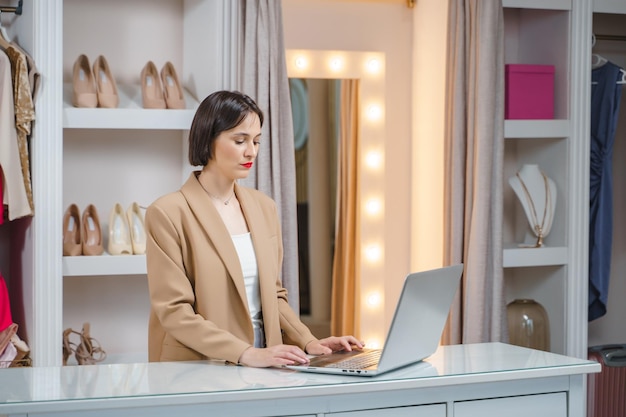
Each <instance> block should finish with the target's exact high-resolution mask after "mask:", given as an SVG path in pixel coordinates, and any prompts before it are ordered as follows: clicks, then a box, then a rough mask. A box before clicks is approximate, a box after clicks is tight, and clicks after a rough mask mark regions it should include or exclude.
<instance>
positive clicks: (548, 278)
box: [503, 0, 590, 357]
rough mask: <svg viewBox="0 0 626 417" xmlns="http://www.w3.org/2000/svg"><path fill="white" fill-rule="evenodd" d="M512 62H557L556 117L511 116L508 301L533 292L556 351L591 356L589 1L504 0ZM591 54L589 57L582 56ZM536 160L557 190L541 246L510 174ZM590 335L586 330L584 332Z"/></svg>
mask: <svg viewBox="0 0 626 417" xmlns="http://www.w3.org/2000/svg"><path fill="white" fill-rule="evenodd" d="M503 3H504V7H505V9H504V18H505V63H506V64H533V65H554V67H555V76H554V119H551V120H505V153H504V181H503V184H504V194H503V197H504V224H503V247H504V257H503V263H504V267H505V274H504V275H505V285H506V301H507V302H510V301H512V300H513V299H516V298H532V299H535V300H536V301H538V302H540V303H541V304H542V305H543V306H544V307H545V309H546V310H547V312H548V316H549V320H550V331H551V340H550V342H551V343H550V349H551V351H553V352H558V353H566V354H571V355H574V356H579V357H583V356H585V355H586V353H585V352H586V333H584V330H581V328H584V327H585V324H586V308H587V306H586V290H585V289H586V281H585V280H586V277H587V270H586V268H587V261H586V259H587V222H588V220H587V216H588V215H587V212H588V209H587V207H588V191H587V190H588V178H587V176H588V174H587V172H588V170H587V167H588V155H589V154H588V152H589V151H588V147H587V143H586V141H587V137H588V134H586V132H588V127H589V125H588V118H586V116H585V115H586V114H587V113H585V109H586V107H585V104H586V102H585V101H584V100H586V95H585V85H584V82H585V81H586V80H587V79H588V78H587V77H588V73H585V65H586V63H587V62H588V56H586V55H584V56H583V54H581V53H580V52H578V49H581V50H586V49H584V46H585V44H586V41H584V40H583V37H582V34H581V31H582V33H585V32H584V31H585V30H587V29H586V26H585V25H587V24H588V23H587V21H586V20H585V19H584V18H583V16H589V12H590V10H589V7H590V6H589V5H588V4H586V2H583V1H579V0H551V1H517V0H505V1H504V2H503ZM583 59H586V61H583ZM524 164H537V165H538V166H539V168H540V169H541V170H542V171H543V172H544V173H545V174H546V175H547V176H548V177H549V178H550V179H552V180H553V181H554V182H555V184H556V188H557V201H556V211H555V216H554V220H553V224H552V228H551V230H550V233H549V234H548V236H546V237H545V239H544V246H543V247H541V248H521V247H520V244H521V243H524V242H526V243H528V242H529V236H528V235H529V234H530V228H529V225H528V221H527V220H526V215H525V213H524V211H523V209H522V206H521V204H520V202H519V201H518V200H517V197H516V195H515V193H514V192H513V190H512V189H511V187H510V185H509V183H508V179H509V178H510V177H511V176H513V175H515V173H516V172H517V171H518V170H519V169H520V168H521V167H522V166H523V165H524ZM583 333H584V334H583Z"/></svg>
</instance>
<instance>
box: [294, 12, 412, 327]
mask: <svg viewBox="0 0 626 417" xmlns="http://www.w3.org/2000/svg"><path fill="white" fill-rule="evenodd" d="M282 5H283V22H284V33H285V47H286V48H287V49H319V50H349V51H376V52H383V53H385V60H386V64H387V66H386V79H385V88H386V101H385V107H386V110H385V122H386V137H385V139H384V140H385V141H386V143H385V145H386V146H385V226H386V230H385V249H384V254H385V273H384V276H383V277H381V279H384V280H385V314H386V321H387V322H389V320H391V316H392V313H393V309H394V307H395V302H396V300H397V297H398V295H399V293H400V287H401V283H402V282H403V280H404V277H405V275H406V274H407V273H408V272H409V269H410V266H411V262H410V244H411V236H410V213H411V211H410V209H411V207H410V204H411V199H410V196H411V172H412V171H411V165H412V164H411V77H412V64H411V60H412V47H413V44H412V33H413V17H412V16H413V10H412V9H410V8H408V7H407V6H406V1H404V0H394V1H349V0H282Z"/></svg>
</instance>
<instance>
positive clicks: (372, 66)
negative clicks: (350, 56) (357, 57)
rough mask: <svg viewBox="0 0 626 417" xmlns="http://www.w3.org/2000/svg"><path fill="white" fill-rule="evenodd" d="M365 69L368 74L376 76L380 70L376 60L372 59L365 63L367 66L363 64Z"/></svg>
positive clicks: (378, 62)
mask: <svg viewBox="0 0 626 417" xmlns="http://www.w3.org/2000/svg"><path fill="white" fill-rule="evenodd" d="M365 68H366V69H367V72H369V73H370V74H378V72H379V71H380V69H381V65H380V61H379V60H378V59H376V58H372V59H370V60H368V61H367V64H365Z"/></svg>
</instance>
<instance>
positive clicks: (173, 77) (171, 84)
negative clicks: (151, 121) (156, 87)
mask: <svg viewBox="0 0 626 417" xmlns="http://www.w3.org/2000/svg"><path fill="white" fill-rule="evenodd" d="M161 80H162V81H163V95H164V96H165V103H166V104H167V108H168V109H184V108H185V99H184V97H183V89H182V88H181V86H180V81H179V80H178V75H177V74H176V70H175V69H174V65H173V64H172V63H171V62H169V61H167V62H166V63H165V65H164V66H163V68H161Z"/></svg>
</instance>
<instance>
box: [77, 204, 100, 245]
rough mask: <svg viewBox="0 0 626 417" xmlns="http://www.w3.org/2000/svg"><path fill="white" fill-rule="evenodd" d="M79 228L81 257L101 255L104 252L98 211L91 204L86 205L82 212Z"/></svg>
mask: <svg viewBox="0 0 626 417" xmlns="http://www.w3.org/2000/svg"><path fill="white" fill-rule="evenodd" d="M81 226H82V243H83V255H87V256H97V255H102V253H103V252H104V246H102V228H101V227H100V217H99V216H98V211H97V210H96V207H95V206H94V205H93V204H90V205H88V206H87V208H86V209H85V211H84V212H83V218H82V220H81Z"/></svg>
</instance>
